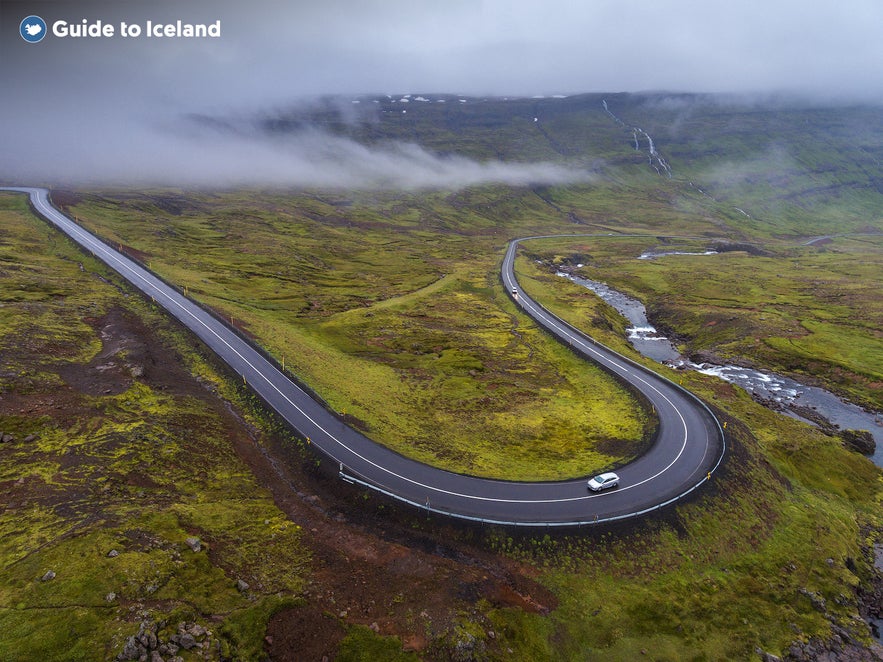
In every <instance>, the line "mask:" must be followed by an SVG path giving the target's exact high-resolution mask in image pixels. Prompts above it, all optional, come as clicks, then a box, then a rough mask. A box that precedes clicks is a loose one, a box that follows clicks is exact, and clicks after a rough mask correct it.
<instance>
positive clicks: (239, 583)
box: [236, 579, 251, 593]
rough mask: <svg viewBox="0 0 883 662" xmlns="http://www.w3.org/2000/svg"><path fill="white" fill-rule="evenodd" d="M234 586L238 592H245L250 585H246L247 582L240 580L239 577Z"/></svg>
mask: <svg viewBox="0 0 883 662" xmlns="http://www.w3.org/2000/svg"><path fill="white" fill-rule="evenodd" d="M236 588H237V589H238V590H239V592H240V593H245V592H246V591H247V590H248V589H250V588H251V586H249V585H248V582H245V581H242V580H241V579H237V580H236Z"/></svg>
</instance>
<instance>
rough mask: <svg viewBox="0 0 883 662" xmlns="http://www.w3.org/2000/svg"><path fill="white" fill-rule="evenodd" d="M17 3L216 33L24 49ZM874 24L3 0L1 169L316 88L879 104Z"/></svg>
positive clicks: (631, 8)
mask: <svg viewBox="0 0 883 662" xmlns="http://www.w3.org/2000/svg"><path fill="white" fill-rule="evenodd" d="M30 14H37V15H39V16H41V17H42V18H44V19H45V20H46V22H47V23H48V24H49V26H50V30H51V26H52V23H54V22H55V21H57V20H66V21H68V22H69V23H75V24H79V23H80V21H81V20H82V19H84V18H85V19H88V20H89V21H95V20H102V21H103V22H105V23H108V24H111V25H113V26H114V28H115V30H116V31H117V32H118V28H119V22H120V21H127V22H129V23H130V24H131V23H137V24H140V25H141V26H144V24H145V23H146V21H147V20H152V21H154V23H156V22H163V23H165V22H173V21H175V20H177V19H182V20H184V21H185V22H192V23H207V24H210V23H213V22H215V21H217V20H220V21H221V36H220V37H219V38H216V39H177V38H150V39H148V38H145V37H144V36H142V37H141V38H138V39H132V38H129V39H124V38H122V37H120V36H115V37H113V38H102V39H93V38H80V39H75V38H70V37H68V38H59V37H55V36H54V35H52V34H51V33H50V34H49V35H48V36H47V37H46V38H45V39H44V40H43V41H42V42H40V43H37V44H28V43H26V42H25V41H24V40H23V39H22V38H21V37H20V36H19V24H20V22H21V20H22V19H23V18H24V17H26V16H28V15H30ZM881 27H883V0H799V1H798V0H573V1H568V0H543V1H530V2H529V1H526V0H485V1H481V0H431V1H430V0H322V1H319V0H309V1H300V0H294V1H292V2H278V1H277V0H273V1H270V0H256V1H250V2H236V3H233V2H229V1H227V0H214V1H204V2H192V1H184V2H182V1H178V2H141V1H138V0H113V1H112V2H79V1H78V0H66V1H56V2H51V1H50V2H46V1H35V2H21V1H18V0H0V84H2V88H0V89H2V90H3V92H2V95H3V98H2V104H0V122H2V124H0V146H2V147H3V149H2V150H0V152H4V153H5V155H4V156H0V177H3V174H4V172H3V171H6V172H9V171H10V169H11V168H12V164H11V163H10V160H11V159H12V157H13V156H23V155H21V154H18V152H20V150H21V149H22V148H23V147H24V146H25V145H26V144H27V143H26V142H25V141H22V140H21V136H22V135H28V136H29V138H30V140H31V141H33V142H32V143H30V144H31V145H33V146H34V147H33V148H32V149H30V150H29V151H30V152H31V157H33V156H34V152H36V151H37V150H39V151H41V152H43V153H44V154H46V155H50V156H54V154H56V153H58V152H61V151H64V150H71V149H74V150H79V151H81V152H83V154H82V156H81V157H80V158H81V160H82V159H86V160H87V161H88V160H89V159H90V158H91V159H93V160H100V161H103V162H105V163H106V162H107V160H108V159H109V158H110V156H109V155H108V154H107V153H103V152H101V151H99V152H98V153H95V154H92V155H91V156H90V155H89V153H88V150H86V149H85V146H86V145H87V143H89V141H92V142H94V141H98V140H103V141H104V142H108V141H114V142H116V143H125V142H126V141H127V140H129V141H131V143H132V147H133V148H134V149H137V150H143V149H146V146H145V142H147V140H146V139H147V137H148V136H147V135H146V134H142V133H140V131H142V130H143V129H145V127H149V126H155V125H157V124H162V123H163V122H166V121H168V120H170V119H171V118H174V117H175V116H176V115H178V114H180V113H186V112H207V113H225V112H230V111H239V112H242V111H246V112H248V111H251V110H259V109H261V108H264V107H268V106H270V107H272V106H279V105H281V104H285V103H287V102H288V101H290V100H294V99H297V98H299V97H303V96H309V95H316V94H326V93H342V94H348V93H354V94H355V93H373V92H379V93H393V94H398V93H408V92H410V93H421V92H450V93H457V94H474V95H484V94H499V95H536V94H574V93H580V92H618V91H647V90H653V91H660V90H666V91H688V92H689V91H695V92H752V93H755V92H761V93H762V92H780V91H790V92H798V93H802V94H809V95H813V96H815V97H817V98H823V99H842V100H849V101H851V100H863V101H864V100H870V101H874V102H880V101H883V39H881V37H880V31H881ZM127 127H128V128H131V129H132V133H131V134H129V135H128V137H127V132H126V129H127ZM136 129H137V130H136ZM62 133H64V134H66V135H67V137H66V138H65V137H63V136H62V135H61V134H62ZM71 134H75V135H76V140H73V141H72V140H71V137H70V135H71ZM102 136H103V138H102ZM71 143H74V144H71ZM9 146H12V147H13V149H10V148H9ZM11 152H15V154H11ZM40 167H43V166H42V165H38V167H37V170H38V171H39V168H40ZM47 167H48V166H47Z"/></svg>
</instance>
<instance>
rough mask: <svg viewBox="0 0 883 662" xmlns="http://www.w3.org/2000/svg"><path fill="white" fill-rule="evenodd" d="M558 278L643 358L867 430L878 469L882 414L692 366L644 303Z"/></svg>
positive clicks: (749, 374)
mask: <svg viewBox="0 0 883 662" xmlns="http://www.w3.org/2000/svg"><path fill="white" fill-rule="evenodd" d="M704 254H711V253H710V252H709V253H704ZM661 255H662V254H653V255H652V256H650V255H647V256H642V258H643V259H652V258H654V257H660V256H661ZM557 275H558V276H561V277H563V278H568V279H570V280H572V281H573V282H574V283H577V284H578V285H582V286H583V287H586V288H588V289H590V290H591V291H592V292H594V293H595V294H597V295H598V296H599V297H601V298H602V299H603V300H604V301H606V302H607V303H608V304H610V305H611V306H613V308H615V309H616V310H617V311H619V314H620V315H622V316H623V317H624V318H625V319H627V320H628V321H629V323H630V326H629V327H628V329H627V330H626V331H627V333H628V340H629V342H630V343H631V344H632V346H633V347H634V348H635V349H636V350H637V351H638V352H639V353H640V354H641V355H642V356H645V357H647V358H649V359H653V360H654V361H658V362H659V363H664V364H666V365H669V366H672V367H675V368H680V369H689V370H696V371H698V372H701V373H703V374H706V375H714V376H715V377H719V378H720V379H723V380H725V381H727V382H730V383H732V384H736V385H738V386H741V387H742V388H744V389H745V390H746V391H748V392H749V393H751V394H752V395H754V396H755V397H757V398H758V399H759V400H761V401H762V402H764V403H769V405H770V406H772V407H773V408H775V409H777V410H780V411H781V412H782V413H784V414H787V415H788V416H791V417H793V418H797V419H799V420H801V421H805V422H807V423H811V424H813V425H816V424H817V423H816V421H814V420H812V419H813V418H816V419H817V418H819V417H821V418H824V419H825V420H827V421H828V422H829V423H831V424H833V425H835V426H837V427H839V428H840V429H843V430H847V429H849V430H868V431H869V432H870V433H871V435H872V436H873V437H874V441H876V442H877V450H876V452H875V453H874V455H873V456H872V457H871V459H872V460H873V462H874V463H875V464H877V465H878V466H883V413H875V412H868V411H865V410H863V409H862V408H860V407H857V406H856V405H854V404H852V403H849V402H846V401H844V400H842V399H840V398H839V397H837V396H836V395H834V394H833V393H830V392H829V391H826V390H824V389H821V388H817V387H814V386H806V385H804V384H800V383H799V382H796V381H794V380H793V379H790V378H788V377H783V376H782V375H777V374H775V373H771V372H766V371H762V370H754V369H753V368H743V367H741V366H736V365H713V364H710V363H701V364H697V363H693V362H691V361H689V360H688V359H687V358H685V357H683V356H681V353H680V352H679V351H678V349H677V348H676V347H675V346H674V344H673V343H672V342H671V341H670V340H669V339H668V338H666V337H665V336H662V335H661V334H660V333H659V332H658V331H657V330H656V329H655V328H654V327H653V325H652V324H650V322H649V321H648V320H647V310H646V308H645V307H644V304H642V303H641V302H640V301H638V300H637V299H633V298H631V297H629V296H627V295H625V294H623V293H622V292H619V291H618V290H615V289H613V288H612V287H610V286H609V285H607V284H606V283H602V282H600V281H595V280H589V279H588V278H582V277H580V276H574V275H572V274H568V273H565V272H562V271H559V272H557Z"/></svg>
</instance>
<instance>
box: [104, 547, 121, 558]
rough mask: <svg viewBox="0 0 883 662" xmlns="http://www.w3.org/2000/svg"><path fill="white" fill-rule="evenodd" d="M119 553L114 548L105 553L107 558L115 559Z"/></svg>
mask: <svg viewBox="0 0 883 662" xmlns="http://www.w3.org/2000/svg"><path fill="white" fill-rule="evenodd" d="M119 555H120V553H119V552H118V551H116V550H115V549H112V550H110V551H109V552H108V553H107V558H109V559H115V558H116V557H117V556H119Z"/></svg>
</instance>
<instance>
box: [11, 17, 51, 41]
mask: <svg viewBox="0 0 883 662" xmlns="http://www.w3.org/2000/svg"><path fill="white" fill-rule="evenodd" d="M18 31H19V33H20V34H21V38H22V39H24V40H25V41H26V42H28V43H29V44H36V43H37V42H38V41H43V37H45V36H46V21H44V20H43V19H42V18H40V17H39V16H28V17H27V18H26V19H25V20H23V21H22V22H21V25H20V26H19V28H18Z"/></svg>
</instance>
